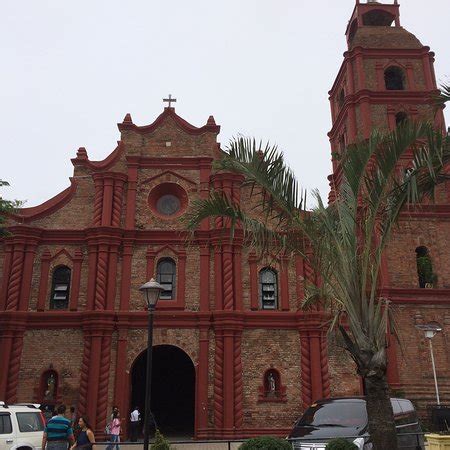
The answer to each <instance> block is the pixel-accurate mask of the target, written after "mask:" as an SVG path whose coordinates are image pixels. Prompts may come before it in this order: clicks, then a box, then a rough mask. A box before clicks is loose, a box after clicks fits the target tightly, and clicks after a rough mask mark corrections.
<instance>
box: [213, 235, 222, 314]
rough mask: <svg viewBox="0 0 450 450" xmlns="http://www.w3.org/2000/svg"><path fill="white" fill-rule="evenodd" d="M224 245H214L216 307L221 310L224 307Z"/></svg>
mask: <svg viewBox="0 0 450 450" xmlns="http://www.w3.org/2000/svg"><path fill="white" fill-rule="evenodd" d="M221 249H222V247H221V246H220V245H219V244H217V243H216V244H215V245H214V295H215V309H216V310H217V311H220V310H222V309H223V296H222V251H221Z"/></svg>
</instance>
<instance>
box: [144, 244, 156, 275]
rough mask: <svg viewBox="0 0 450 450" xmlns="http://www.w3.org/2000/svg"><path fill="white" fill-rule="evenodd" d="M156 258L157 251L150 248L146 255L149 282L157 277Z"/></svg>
mask: <svg viewBox="0 0 450 450" xmlns="http://www.w3.org/2000/svg"><path fill="white" fill-rule="evenodd" d="M155 258H156V251H155V250H154V249H153V248H151V247H149V248H148V249H147V253H146V254H145V259H146V260H147V280H150V279H151V278H153V277H154V276H155Z"/></svg>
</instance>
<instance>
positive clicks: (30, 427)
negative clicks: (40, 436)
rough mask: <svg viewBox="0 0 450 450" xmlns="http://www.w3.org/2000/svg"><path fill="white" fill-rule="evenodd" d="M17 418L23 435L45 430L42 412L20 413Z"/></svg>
mask: <svg viewBox="0 0 450 450" xmlns="http://www.w3.org/2000/svg"><path fill="white" fill-rule="evenodd" d="M16 417H17V422H18V424H19V430H20V431H21V432H22V433H27V432H28V433H29V432H30V431H43V430H44V424H43V423H42V419H41V413H40V412H18V413H16Z"/></svg>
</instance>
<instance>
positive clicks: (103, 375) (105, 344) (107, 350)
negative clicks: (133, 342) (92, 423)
mask: <svg viewBox="0 0 450 450" xmlns="http://www.w3.org/2000/svg"><path fill="white" fill-rule="evenodd" d="M110 360H111V336H104V337H103V339H102V350H101V357H100V379H99V383H98V401H97V415H96V418H97V420H96V429H97V430H100V431H102V430H103V429H104V428H105V425H106V414H107V407H108V386H109V375H110V373H109V367H110Z"/></svg>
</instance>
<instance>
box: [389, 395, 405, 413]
mask: <svg viewBox="0 0 450 450" xmlns="http://www.w3.org/2000/svg"><path fill="white" fill-rule="evenodd" d="M391 405H392V411H393V413H394V416H395V415H397V414H401V413H402V408H401V406H400V403H399V402H398V400H393V399H392V398H391Z"/></svg>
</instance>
